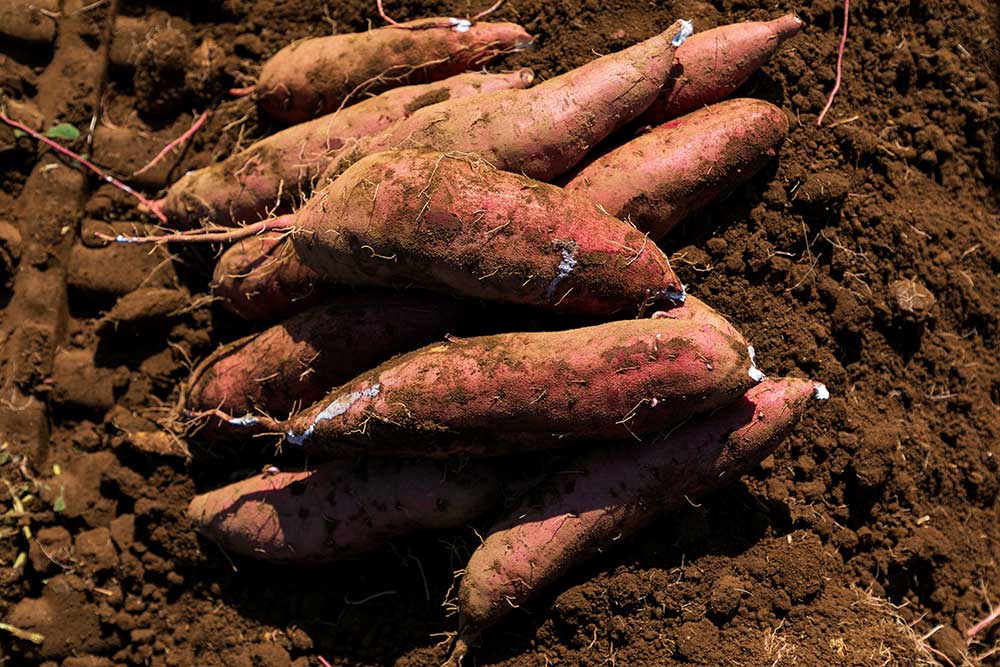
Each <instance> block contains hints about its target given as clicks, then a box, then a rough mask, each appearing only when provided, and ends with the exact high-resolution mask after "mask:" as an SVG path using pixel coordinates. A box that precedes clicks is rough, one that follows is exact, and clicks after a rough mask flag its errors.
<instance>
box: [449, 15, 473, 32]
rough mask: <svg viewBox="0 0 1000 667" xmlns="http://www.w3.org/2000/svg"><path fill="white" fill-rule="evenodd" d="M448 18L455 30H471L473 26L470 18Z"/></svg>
mask: <svg viewBox="0 0 1000 667" xmlns="http://www.w3.org/2000/svg"><path fill="white" fill-rule="evenodd" d="M448 20H449V21H451V25H452V27H454V28H455V32H469V30H470V29H471V28H472V21H469V20H468V19H455V18H450V19H448Z"/></svg>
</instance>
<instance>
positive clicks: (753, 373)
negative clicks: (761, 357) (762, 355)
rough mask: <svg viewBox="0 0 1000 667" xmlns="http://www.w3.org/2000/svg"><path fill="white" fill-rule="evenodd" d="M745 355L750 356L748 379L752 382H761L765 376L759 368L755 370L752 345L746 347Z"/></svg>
mask: <svg viewBox="0 0 1000 667" xmlns="http://www.w3.org/2000/svg"><path fill="white" fill-rule="evenodd" d="M747 354H748V355H750V371H749V375H750V379H751V380H753V381H754V382H763V381H764V378H765V377H766V376H765V375H764V373H763V372H762V371H761V370H760V369H759V368H757V365H756V359H755V356H756V355H755V353H754V349H753V345H750V346H748V347H747Z"/></svg>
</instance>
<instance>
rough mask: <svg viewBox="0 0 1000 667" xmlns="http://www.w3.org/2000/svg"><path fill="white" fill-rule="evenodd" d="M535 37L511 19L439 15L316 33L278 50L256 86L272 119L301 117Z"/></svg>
mask: <svg viewBox="0 0 1000 667" xmlns="http://www.w3.org/2000/svg"><path fill="white" fill-rule="evenodd" d="M434 26H440V27H434ZM530 44H531V35H529V34H528V33H527V32H525V31H524V28H522V27H521V26H518V25H515V24H513V23H496V22H486V21H483V22H477V23H473V24H472V25H471V26H470V25H468V24H467V23H465V24H451V25H449V20H448V19H440V18H432V19H422V20H419V21H411V22H409V23H404V24H402V25H401V26H400V27H395V26H388V27H385V28H377V29H375V30H368V31H365V32H359V33H351V34H344V35H332V36H329V37H317V38H313V39H306V40H302V41H299V42H293V43H292V44H290V45H288V46H286V47H285V48H283V49H281V50H280V51H278V52H277V53H276V54H274V55H273V56H272V57H271V58H270V60H268V61H267V62H266V63H265V64H264V68H263V69H262V70H261V73H260V80H259V81H258V83H257V85H256V86H254V93H255V94H256V95H257V98H258V101H259V103H260V106H261V108H262V109H263V110H264V111H265V112H266V113H267V114H268V115H270V116H271V117H272V118H276V119H278V120H282V121H286V122H289V123H300V122H302V121H304V120H309V119H310V118H315V117H317V116H322V115H323V114H328V113H331V112H333V111H336V110H337V109H339V108H340V107H341V105H342V104H343V103H344V102H345V101H346V102H351V101H357V100H359V99H362V98H363V96H364V95H370V94H374V93H378V92H381V91H383V90H387V89H389V88H392V87H394V86H399V85H403V84H407V83H428V82H431V81H437V80H439V79H444V78H446V77H449V76H452V75H454V74H458V73H459V72H463V71H465V70H474V69H478V68H480V67H482V66H483V65H485V64H486V63H488V62H489V61H491V60H493V59H494V58H496V57H497V56H499V55H500V54H502V53H504V52H505V51H510V50H515V49H520V48H525V47H527V46H529V45H530Z"/></svg>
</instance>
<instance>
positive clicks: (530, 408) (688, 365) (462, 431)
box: [232, 318, 761, 458]
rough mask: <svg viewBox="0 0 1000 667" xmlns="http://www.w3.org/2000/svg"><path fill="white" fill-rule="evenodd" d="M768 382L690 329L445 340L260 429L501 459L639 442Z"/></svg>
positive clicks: (422, 453) (319, 448)
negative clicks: (597, 442)
mask: <svg viewBox="0 0 1000 667" xmlns="http://www.w3.org/2000/svg"><path fill="white" fill-rule="evenodd" d="M760 379H761V375H760V372H759V371H758V370H757V369H756V368H754V367H753V364H752V361H751V359H750V356H749V354H748V351H747V348H746V347H744V346H743V344H742V343H740V342H738V341H736V340H734V339H733V338H731V337H729V336H727V335H725V334H723V333H722V332H720V331H719V330H718V329H716V328H714V327H712V326H709V325H704V324H698V323H695V322H685V321H680V320H672V319H668V318H662V319H645V320H625V321H620V322H611V323H608V324H601V325H597V326H592V327H585V328H582V329H573V330H569V331H558V332H542V333H516V334H500V335H495V336H483V337H476V338H468V339H464V340H462V339H460V340H450V341H448V342H443V343H439V344H435V345H430V346H428V347H425V348H422V349H420V350H417V351H415V352H411V353H408V354H405V355H402V356H399V357H396V358H395V359H392V360H391V361H388V362H386V363H385V364H383V365H381V366H380V367H378V368H376V369H374V370H372V371H369V372H367V373H364V374H362V375H360V376H359V377H357V378H356V379H354V380H352V381H350V382H348V383H346V384H344V385H342V386H341V387H338V388H337V389H334V390H333V391H332V392H330V393H329V394H328V395H327V397H326V398H324V399H323V400H321V401H319V402H318V403H316V404H315V405H313V406H311V407H310V408H308V409H307V410H304V411H302V412H300V413H298V414H297V415H295V416H294V417H292V418H291V419H289V420H287V421H285V422H275V421H274V420H269V419H267V418H265V417H263V416H261V417H253V416H242V417H236V418H234V419H233V420H232V421H233V424H234V425H236V426H246V427H248V428H259V427H264V428H266V429H267V430H269V431H274V432H280V433H284V434H285V437H286V439H287V441H288V442H289V443H290V444H292V445H295V446H303V447H304V448H305V449H306V450H307V451H308V452H309V453H310V455H321V456H345V455H351V454H355V453H357V452H364V453H365V454H368V455H372V456H396V455H402V456H411V455H412V456H419V457H422V458H428V457H445V456H452V455H456V454H477V455H482V456H495V455H500V454H505V453H508V452H511V451H516V450H525V449H529V448H530V449H546V448H549V449H551V448H558V447H564V446H568V445H570V444H571V443H573V442H574V441H575V440H579V439H586V438H601V439H610V440H621V439H631V438H633V437H642V436H644V435H648V434H651V433H656V432H659V431H660V430H662V429H664V428H666V427H668V426H670V425H672V424H676V423H677V422H679V421H681V420H683V419H685V418H687V417H689V416H690V415H691V414H694V413H698V412H707V411H710V410H714V409H715V408H718V407H720V406H722V405H725V404H726V403H728V402H730V401H732V400H734V399H735V398H736V397H738V396H740V395H742V394H743V393H744V392H745V391H746V390H747V389H749V388H750V387H751V386H753V385H754V384H755V383H756V382H757V381H759V380H760Z"/></svg>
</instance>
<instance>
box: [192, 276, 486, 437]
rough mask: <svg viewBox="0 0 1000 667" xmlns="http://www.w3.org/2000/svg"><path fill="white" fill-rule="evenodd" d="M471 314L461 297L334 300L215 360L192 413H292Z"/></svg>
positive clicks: (224, 350)
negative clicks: (465, 313) (217, 409)
mask: <svg viewBox="0 0 1000 667" xmlns="http://www.w3.org/2000/svg"><path fill="white" fill-rule="evenodd" d="M465 310H466V309H465V306H464V305H463V304H462V303H461V302H459V301H456V300H455V299H450V298H447V297H442V296H437V295H433V294H426V293H419V292H408V293H392V292H384V291H380V290H368V291H365V292H361V293H358V294H341V295H338V296H333V297H330V298H329V299H327V300H326V301H325V302H324V303H323V305H320V306H315V307H313V308H310V309H309V310H306V311H304V312H302V313H299V314H298V315H295V316H293V317H291V318H289V319H288V320H286V321H284V322H282V323H280V324H276V325H275V326H273V327H270V328H268V329H265V330H264V331H262V332H260V333H258V334H254V335H252V336H247V337H245V338H242V339H240V340H237V341H234V342H232V343H229V344H228V345H223V346H222V347H220V348H219V349H218V350H216V351H215V352H214V353H212V354H211V355H209V356H208V357H207V358H206V359H205V360H204V361H202V362H201V363H200V364H199V365H198V366H197V368H195V370H194V372H192V374H191V379H190V380H189V384H188V389H187V391H186V400H185V407H186V408H187V409H188V410H191V411H200V410H210V409H212V408H219V409H221V410H223V411H226V412H229V413H236V414H242V413H246V412H262V413H264V414H268V415H273V416H286V415H289V414H290V413H291V412H292V411H293V410H294V409H295V408H296V407H302V406H309V405H311V404H312V403H314V402H315V401H318V400H319V399H321V398H323V396H324V395H326V392H328V391H329V390H330V389H331V388H332V387H336V386H338V385H340V384H342V383H344V382H346V381H348V380H350V379H351V378H353V377H354V376H356V375H358V374H359V373H361V372H363V371H366V370H368V369H370V368H373V367H375V366H377V365H378V364H380V363H382V362H383V361H385V360H387V359H389V358H390V357H392V356H393V355H396V354H399V353H400V352H407V351H410V350H415V349H417V348H418V347H421V346H422V345H425V344H427V343H430V342H432V341H434V340H440V339H443V338H444V336H445V335H446V334H448V333H451V332H453V331H455V330H457V328H458V327H460V325H461V322H462V319H463V314H464V312H465ZM221 424H222V425H225V422H221Z"/></svg>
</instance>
